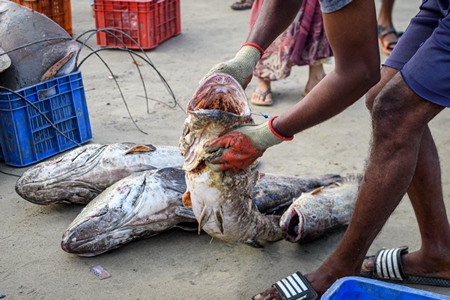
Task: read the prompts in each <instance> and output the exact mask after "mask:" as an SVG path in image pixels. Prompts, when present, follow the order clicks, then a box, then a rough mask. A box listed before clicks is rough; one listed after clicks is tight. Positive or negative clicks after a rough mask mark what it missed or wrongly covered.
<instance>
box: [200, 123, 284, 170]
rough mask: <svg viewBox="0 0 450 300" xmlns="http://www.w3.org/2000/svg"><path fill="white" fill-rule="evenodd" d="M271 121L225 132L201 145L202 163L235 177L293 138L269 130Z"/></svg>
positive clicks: (271, 129)
mask: <svg viewBox="0 0 450 300" xmlns="http://www.w3.org/2000/svg"><path fill="white" fill-rule="evenodd" d="M275 118H276V117H273V118H272V119H270V120H269V121H268V122H265V123H262V124H261V125H246V126H242V127H240V128H238V129H235V130H232V131H229V132H226V133H225V134H223V135H222V136H220V137H218V138H217V139H215V140H213V141H211V142H209V143H206V144H205V147H204V148H205V152H206V154H205V157H204V158H205V163H206V164H207V165H208V166H209V167H210V168H211V169H213V170H214V171H216V172H219V171H226V170H229V171H231V172H233V173H237V172H239V171H240V170H245V169H247V168H248V167H249V166H250V165H251V164H252V163H253V162H254V161H255V160H256V159H257V158H258V157H261V156H262V155H263V153H264V151H266V149H267V148H269V147H271V146H274V145H277V144H279V143H281V142H282V141H285V140H292V139H293V137H290V138H284V137H282V136H280V135H279V134H278V133H276V132H275V130H274V129H273V128H272V121H273V120H274V119H275Z"/></svg>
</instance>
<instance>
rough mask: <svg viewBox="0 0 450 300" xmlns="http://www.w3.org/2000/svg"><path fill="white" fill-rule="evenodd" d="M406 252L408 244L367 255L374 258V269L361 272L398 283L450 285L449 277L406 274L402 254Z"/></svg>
mask: <svg viewBox="0 0 450 300" xmlns="http://www.w3.org/2000/svg"><path fill="white" fill-rule="evenodd" d="M406 253H408V247H406V246H403V247H399V248H393V249H381V250H379V251H378V252H377V254H376V255H375V256H367V257H366V259H371V258H374V266H373V270H370V271H365V270H361V273H360V274H361V276H362V277H367V278H372V279H381V280H385V281H393V282H397V283H410V284H423V285H432V286H442V287H450V279H447V278H439V277H428V276H419V275H407V274H405V273H404V271H403V265H402V260H401V256H402V255H404V254H406Z"/></svg>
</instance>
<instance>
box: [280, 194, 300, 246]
mask: <svg viewBox="0 0 450 300" xmlns="http://www.w3.org/2000/svg"><path fill="white" fill-rule="evenodd" d="M304 223H305V218H304V215H303V213H302V211H301V206H300V205H297V204H296V202H294V203H292V205H291V206H290V207H289V209H288V210H286V211H285V212H284V213H283V215H282V216H281V219H280V227H281V230H282V232H283V238H284V239H285V240H287V241H289V242H292V243H296V242H298V241H300V239H301V238H302V236H303V230H304Z"/></svg>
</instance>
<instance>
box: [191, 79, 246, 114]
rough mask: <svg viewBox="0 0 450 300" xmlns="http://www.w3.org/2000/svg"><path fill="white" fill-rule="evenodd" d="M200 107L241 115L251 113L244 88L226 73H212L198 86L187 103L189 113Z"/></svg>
mask: <svg viewBox="0 0 450 300" xmlns="http://www.w3.org/2000/svg"><path fill="white" fill-rule="evenodd" d="M200 109H205V110H221V111H224V112H228V113H232V114H235V115H239V116H245V115H249V114H250V113H251V111H250V106H249V105H248V101H247V96H246V95H245V92H244V89H243V88H242V86H241V85H240V84H239V83H238V82H237V81H236V79H234V78H233V77H232V76H230V75H228V74H225V73H215V74H212V75H211V76H209V77H207V78H205V79H204V80H203V81H202V82H201V83H200V85H199V86H198V87H197V90H196V91H195V93H194V96H193V97H192V99H191V100H190V101H189V103H188V105H187V113H189V112H192V111H198V110H200Z"/></svg>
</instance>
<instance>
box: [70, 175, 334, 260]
mask: <svg viewBox="0 0 450 300" xmlns="http://www.w3.org/2000/svg"><path fill="white" fill-rule="evenodd" d="M340 179H341V177H340V176H339V175H323V176H319V177H290V176H278V175H273V174H265V175H264V176H262V177H261V178H260V179H259V180H258V182H257V184H256V186H255V188H254V191H253V199H254V202H255V204H256V206H257V207H258V210H259V211H261V212H263V213H272V212H275V211H276V212H277V213H278V212H280V214H281V212H282V211H283V208H286V207H288V206H289V205H290V204H291V203H292V200H293V199H294V198H296V197H298V196H299V195H300V194H301V193H302V192H307V191H311V190H313V189H315V188H317V187H319V186H322V185H327V184H332V183H333V182H336V181H337V180H340ZM185 190H186V181H185V172H184V171H183V170H182V169H175V168H165V169H159V170H151V171H144V172H140V173H136V174H132V175H130V176H128V177H126V178H124V179H122V180H120V181H118V182H116V183H115V184H113V185H112V186H111V187H109V188H107V189H106V190H105V191H104V192H103V193H101V194H100V195H98V196H97V197H96V198H95V199H94V200H92V201H91V202H90V203H89V204H88V205H86V207H85V208H84V209H83V210H82V212H81V213H80V214H79V215H78V216H77V217H76V219H75V220H74V221H73V222H72V223H71V224H70V225H69V227H68V229H67V230H66V231H65V232H64V234H63V239H62V242H61V247H62V249H63V250H64V251H66V252H68V253H73V254H77V255H80V256H94V255H99V254H101V253H104V252H107V251H110V250H113V249H115V248H118V247H121V246H122V245H124V244H126V243H129V242H132V241H134V240H138V239H143V238H148V237H151V236H154V235H156V234H159V233H161V232H164V231H167V230H169V229H171V228H175V227H177V228H181V229H184V230H197V228H198V223H197V220H196V219H195V217H194V214H193V212H192V210H191V209H189V208H185V207H184V206H183V203H182V199H181V197H182V194H183V193H184V192H185Z"/></svg>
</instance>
